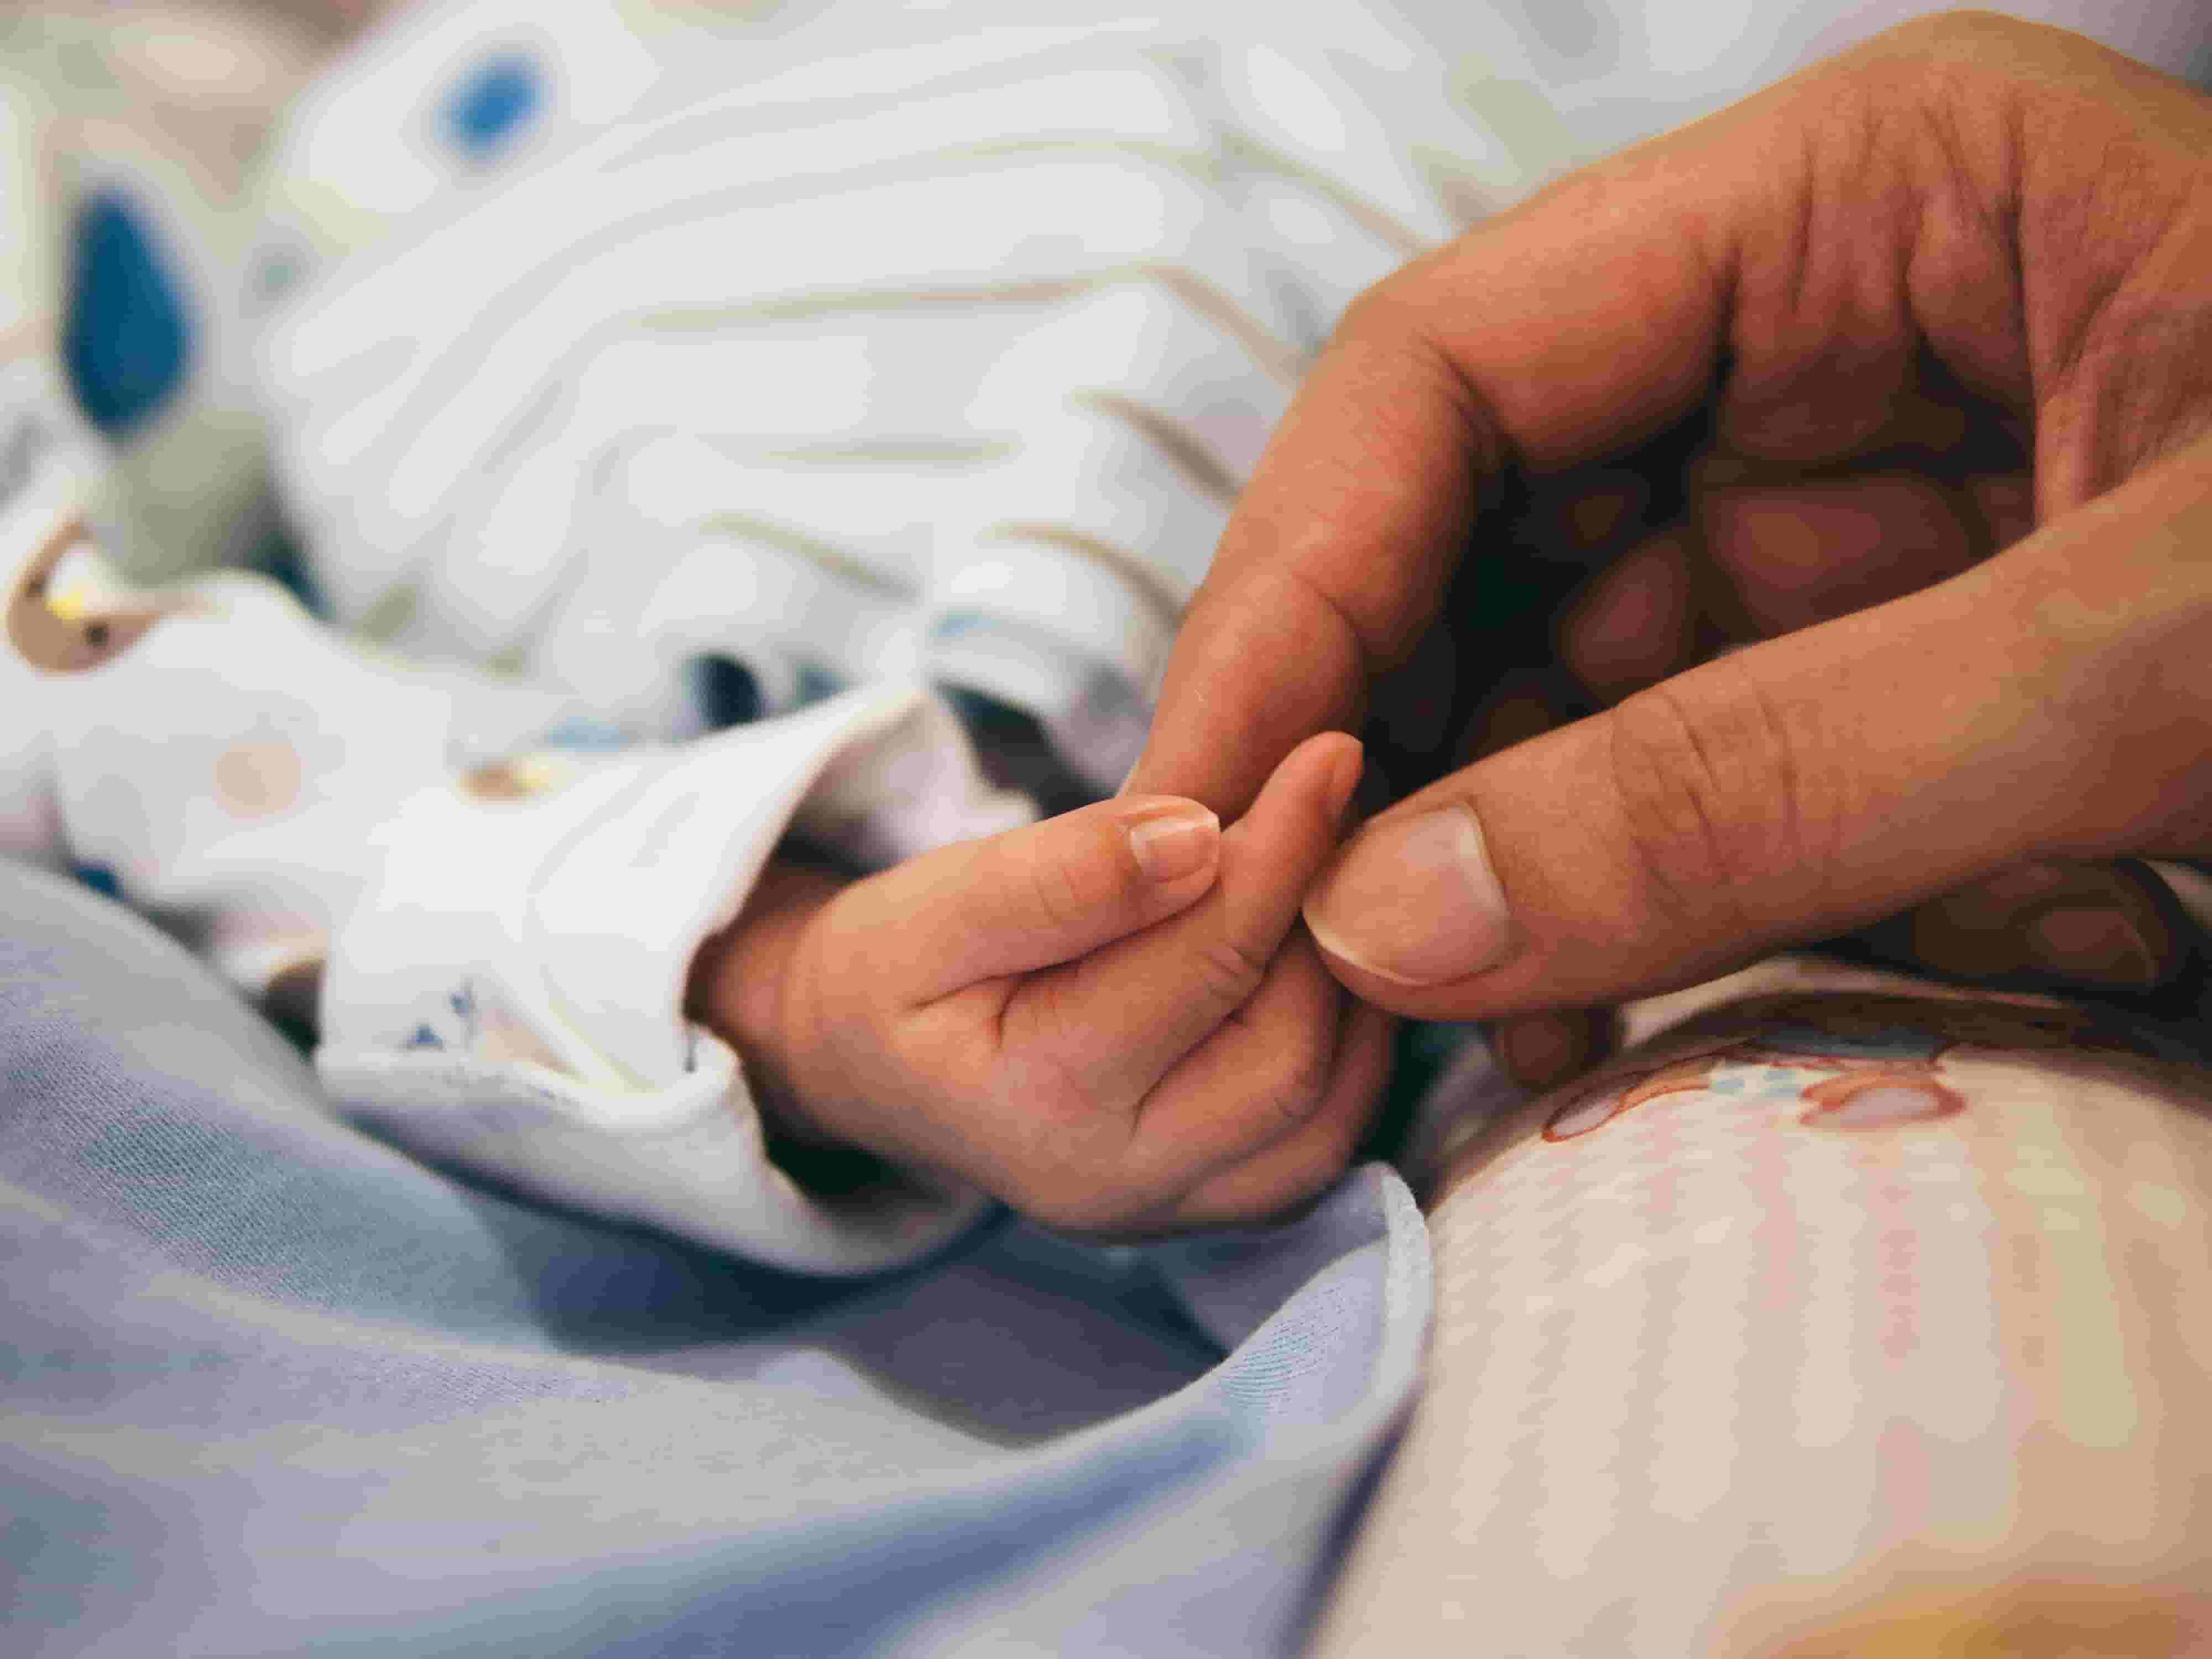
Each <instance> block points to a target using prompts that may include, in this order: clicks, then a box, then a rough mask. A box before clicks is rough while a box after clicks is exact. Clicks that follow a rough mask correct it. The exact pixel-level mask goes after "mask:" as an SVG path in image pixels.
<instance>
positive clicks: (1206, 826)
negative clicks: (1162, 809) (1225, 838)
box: [1127, 806, 1221, 886]
mask: <svg viewBox="0 0 2212 1659" xmlns="http://www.w3.org/2000/svg"><path fill="white" fill-rule="evenodd" d="M1127 835H1128V837H1129V850H1130V851H1131V852H1132V853H1133V854H1136V858H1137V868H1138V869H1139V871H1141V872H1143V873H1144V878H1145V879H1146V881H1148V882H1151V883H1152V884H1153V885H1154V886H1158V885H1160V884H1163V883H1164V882H1170V881H1177V880H1180V879H1181V878H1183V877H1185V876H1188V875H1191V874H1194V873H1195V872H1198V871H1200V870H1203V869H1204V868H1206V866H1207V865H1208V864H1210V863H1211V862H1212V860H1213V853H1214V848H1215V847H1216V846H1217V845H1218V843H1219V842H1220V840H1221V820H1220V819H1219V818H1218V817H1214V815H1213V814H1212V813H1211V812H1209V811H1206V809H1205V808H1204V807H1202V806H1200V807H1193V808H1192V809H1191V810H1190V811H1185V812H1169V813H1165V814H1164V815H1163V816H1161V817H1156V818H1146V819H1144V820H1143V821H1142V822H1141V823H1133V824H1131V825H1129V827H1128V829H1127Z"/></svg>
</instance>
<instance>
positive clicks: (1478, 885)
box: [1305, 444, 2212, 1019]
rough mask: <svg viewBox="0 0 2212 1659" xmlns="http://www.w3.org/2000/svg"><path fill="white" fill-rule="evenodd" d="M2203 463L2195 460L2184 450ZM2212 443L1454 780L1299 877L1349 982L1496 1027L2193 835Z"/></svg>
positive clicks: (2206, 647)
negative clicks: (1969, 561)
mask: <svg viewBox="0 0 2212 1659" xmlns="http://www.w3.org/2000/svg"><path fill="white" fill-rule="evenodd" d="M2191 462H2193V463H2194V465H2190V464H2189V463H2191ZM2207 544H2212V446H2208V445H2203V444H2200V445H2199V446H2197V453H2195V454H2193V455H2191V456H2189V457H2186V458H2185V464H2184V465H2180V466H2168V467H2166V468H2164V469H2160V471H2159V473H2158V474H2157V475H2156V476H2153V477H2139V478H2138V479H2137V480H2136V482H2135V483H2130V484H2129V485H2126V486H2124V487H2123V488H2122V489H2119V490H2116V491H2114V492H2113V493H2112V495H2108V496H2106V497H2105V498H2103V499H2102V500H2101V501H2099V502H2097V503H2094V504H2093V505H2092V506H2091V507H2087V508H2084V509H2081V510H2080V511H2078V512H2076V513H2073V514H2071V515H2069V516H2068V517H2066V518H2064V519H2062V520H2058V521H2057V522H2056V523H2054V524H2053V525H2051V526H2048V527H2046V528H2045V530H2044V531H2042V532H2039V533H2038V534H2037V535H2035V536H2033V537H2031V538H2028V539H2027V541H2025V542H2023V543H2021V544H2019V545H2018V546H2016V547H2015V549H2013V550H2011V551H2009V552H2008V553H2006V554H2004V555H2003V556H2001V557H1999V558H1998V559H1996V560H1994V561H1991V562H1989V563H1986V564H1984V565H1982V566H1980V567H1978V568H1976V569H1973V570H1971V571H1968V572H1966V574H1963V575H1960V576H1959V577H1956V578H1954V579H1953V580H1949V581H1946V582H1943V583H1941V584H1939V585H1937V586H1932V587H1929V588H1927V589H1924V590H1923V591H1921V592H1918V593H1916V594H1913V595H1911V596H1910V597H1908V598H1905V599H1899V600H1897V601H1895V602H1893V603H1891V604H1888V605H1881V606H1877V607H1875V608H1873V609H1871V610H1868V611H1860V612H1857V613H1855V614H1853V615H1851V616H1849V617H1843V618H1840V619H1838V620H1836V621H1833V622H1830V623H1825V624H1822V625H1820V626H1819V627H1815V628H1811V629H1805V630H1803V631H1802V632H1799V633H1796V634H1792V635H1787V636H1785V637H1784V638H1781V639H1778V640H1771V641H1766V642H1765V643H1762V644H1759V645H1757V646H1753V647H1748V648H1747V649H1744V650H1741V651H1739V652H1736V653H1733V654H1731V655H1729V656H1727V657H1724V658H1723V659H1720V660H1718V661H1717V662H1712V663H1709V664H1706V665H1702V666H1700V667H1699V668H1696V669H1694V670H1692V671H1689V672H1687V673H1685V674H1682V675H1680V676H1679V677H1677V678H1674V679H1672V680H1669V681H1667V682H1665V683H1663V684H1660V685H1658V686H1656V687H1654V688H1652V689H1651V690H1647V691H1645V692H1643V693H1641V694H1639V695H1638V696H1635V697H1632V698H1631V699H1630V700H1628V701H1627V702H1623V703H1621V704H1620V705H1619V706H1618V707H1617V708H1613V709H1611V710H1608V711H1607V712H1606V713H1604V714H1600V715H1597V716H1595V718H1592V719H1589V720H1583V721H1581V722H1579V723H1577V724H1576V725H1573V726H1565V727H1563V728H1561V729H1559V730H1558V731H1555V732H1549V733H1547V734H1546V735H1544V736H1542V737H1541V738H1535V739H1534V740H1532V741H1530V742H1528V743H1525V744H1521V745H1519V746H1518V747H1516V748H1513V749H1510V750H1505V751H1504V752H1503V753H1501V754H1498V755H1496V756H1493V757H1490V758H1487V759H1486V760H1484V761H1482V762H1480V763H1477V764H1476V765H1474V766H1472V767H1470V768H1468V769H1466V770H1464V771H1462V772H1460V773H1457V774H1455V775H1452V776H1450V777H1448V778H1446V779H1444V780H1443V781H1440V782H1438V783H1437V784H1435V785H1433V786H1431V787H1430V788H1428V789H1426V790H1424V791H1423V792H1421V793H1419V794H1418V795H1415V796H1413V797H1412V798H1410V799H1407V800H1406V801H1404V802H1401V803H1400V804H1399V805H1396V806H1395V807H1393V808H1392V809H1391V810H1390V811H1389V812H1387V813H1385V814H1383V816H1381V817H1377V818H1376V819H1374V820H1372V821H1371V822H1370V823H1369V824H1368V825H1367V826H1366V827H1365V828H1364V829H1363V830H1362V831H1361V832H1360V833H1359V835H1358V836H1357V837H1355V838H1354V839H1353V840H1352V842H1350V843H1349V844H1348V845H1347V846H1346V848H1344V849H1343V850H1342V851H1341V852H1340V854H1339V855H1338V857H1337V858H1336V860H1334V863H1333V864H1332V865H1331V866H1330V867H1329V868H1328V870H1327V871H1326V872H1324V873H1323V874H1322V878H1320V879H1319V880H1318V881H1317V882H1316V884H1315V886H1314V888H1313V889H1312V890H1311V891H1310V893H1309V895H1308V897H1307V901H1306V906H1305V915H1306V921H1307V924H1308V927H1310V931H1311V932H1312V933H1313V936H1314V938H1315V939H1316V942H1317V943H1318V944H1319V945H1321V946H1322V951H1323V952H1324V953H1325V955H1326V956H1327V957H1328V959H1329V961H1330V965H1331V968H1332V969H1333V970H1334V972H1335V973H1336V974H1337V976H1338V977H1339V978H1340V979H1341V980H1342V981H1344V982H1345V984H1346V986H1347V987H1349V988H1350V989H1352V991H1353V992H1354V993H1355V994H1358V995H1359V996H1361V997H1362V998H1364V1000H1368V1001H1370V1002H1373V1003H1375V1004H1376V1005H1378V1006H1382V1007H1383V1008H1385V1009H1388V1010H1389V1011H1391V1012H1396V1013H1401V1014H1407V1015H1412V1016H1414V1017H1417V1018H1444V1019H1472V1018H1497V1017H1499V1016H1502V1015H1508V1014H1513V1013H1519V1012H1530V1011H1534V1010H1538V1009H1545V1008H1563V1007H1577V1006H1594V1005H1597V1004H1601V1003H1610V1002H1616V1001H1620V1000H1624V999H1626V998H1629V997H1632V996H1636V995H1640V994H1650V993H1651V992H1655V991H1658V990H1662V989H1668V988H1671V987H1675V986H1680V985H1685V984H1690V983H1694V982H1696V981H1699V980H1702V979H1705V978H1709V977H1711V976H1712V975H1715V974H1717V973H1720V972H1723V971H1725V970H1727V969H1730V968H1733V967H1735V966H1738V965H1740V964H1741V963H1744V962H1746V961H1748V960H1751V959H1752V958H1753V957H1757V956H1759V955H1761V954H1764V953H1765V952H1766V951H1770V950H1772V949H1774V948H1777V947H1778V946H1782V945H1789V944H1795V943H1802V942H1804V941H1808V940H1811V939H1820V938H1826V937H1830V936H1832V935H1835V934H1838V933H1844V932H1847V931H1850V930H1851V929H1853V928H1855V927H1861V926H1863V925H1865V924H1866V923H1868V922H1870V921H1875V920H1876V919H1878V918H1881V917H1882V916H1885V915H1891V914H1893V913H1895V912H1897V911H1899V910H1901V909H1903V908H1906V907H1907V906H1909V905H1911V904H1913V903H1915V902H1918V901H1920V900H1922V899H1924V898H1927V897H1929V896H1934V895H1935V894H1937V893H1940V892H1942V891H1946V890H1949V889H1951V888H1954V887H1956V886H1958V885H1960V884H1962V883H1964V882H1966V881H1967V880H1970V879H1972V878H1975V877H1978V876H1980V875H1984V874H1986V873H1988V872H1991V871H1994V870H1996V869H1997V868H1999V867H2001V866H2005V865H2008V864H2010V863H2012V862H2014V861H2015V860H2019V859H2021V858H2024V857H2027V856H2031V855H2035V854H2073V855H2080V856H2087V857H2095V856H2104V855H2111V854H2118V853H2124V852H2151V851H2155V850H2160V843H2164V844H2165V845H2166V846H2167V847H2169V848H2170V847H2172V845H2173V843H2174V842H2176V841H2177V839H2179V840H2181V841H2182V842H2187V840H2188V838H2189V837H2191V836H2197V835H2200V834H2201V832H2202V829H2203V817H2204V803H2203V799H2200V797H2202V796H2203V793H2205V791H2204V787H2203V786H2204V778H2203V775H2202V773H2201V771H2200V770H2197V769H2195V767H2196V753H2195V749H2194V746H2193V745H2185V747H2187V748H2188V749H2189V753H2188V754H2186V755H2184V754H2182V753H2179V752H2168V751H2169V750H2172V748H2173V744H2172V743H2171V742H2169V741H2167V740H2166V737H2165V736H2162V735H2161V734H2172V733H2176V732H2177V731H2178V729H2179V728H2178V727H2177V723H2176V711H2177V708H2185V707H2188V706H2190V705H2191V703H2195V704H2196V706H2198V707H2202V706H2203V703H2202V702H2198V701H2197V700H2198V699H2201V698H2203V697H2204V696H2207V695H2208V694H2212V633H2208V630H2207V629H2206V627H2205V626H2203V624H2198V625H2196V626H2191V623H2190V619H2191V617H2201V616H2202V615H2203V611H2204V608H2205V605H2206V601H2207V599H2208V598H2212V591H2208V590H2212V582H2208V579H2207V576H2206V575H2205V574H2204V573H2203V569H2202V564H2203V562H2202V561H2201V560H2192V559H2191V557H2190V556H2189V555H2188V551H2187V550H2188V549H2189V548H2191V546H2192V545H2195V546H2200V547H2201V546H2203V545H2207Z"/></svg>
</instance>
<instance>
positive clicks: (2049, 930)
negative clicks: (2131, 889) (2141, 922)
mask: <svg viewBox="0 0 2212 1659" xmlns="http://www.w3.org/2000/svg"><path fill="white" fill-rule="evenodd" d="M2027 948H2028V950H2029V951H2030V952H2031V953H2032V954H2033V956H2034V957H2035V960H2036V962H2037V963H2039V965H2041V966H2042V967H2044V968H2046V969H2050V970H2051V972H2053V973H2058V974H2069V975H2074V976H2075V977H2078V978H2087V979H2096V980H2103V981H2110V982H2112V983H2115V984H2120V985H2142V986H2148V985H2154V984H2156V983H2157V982H2158V963H2157V960H2156V958H2154V957H2153V956H2152V955H2151V950H2150V946H2149V945H2148V944H2146V943H2145V942H2144V940H2143V936H2142V931H2141V930H2140V929H2139V928H2137V927H2136V925H2135V923H2134V922H2133V921H2130V920H2129V918H2128V916H2127V915H2126V914H2125V913H2124V912H2122V911H2119V910H2109V909H2102V908H2090V907H2086V906H2079V905H2067V906H2063V907H2060V908H2053V909H2050V910H2045V912H2044V913H2043V914H2042V915H2039V916H2038V917H2037V918H2036V919H2035V921H2034V922H2033V924H2031V925H2030V927H2028V930H2027Z"/></svg>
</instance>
